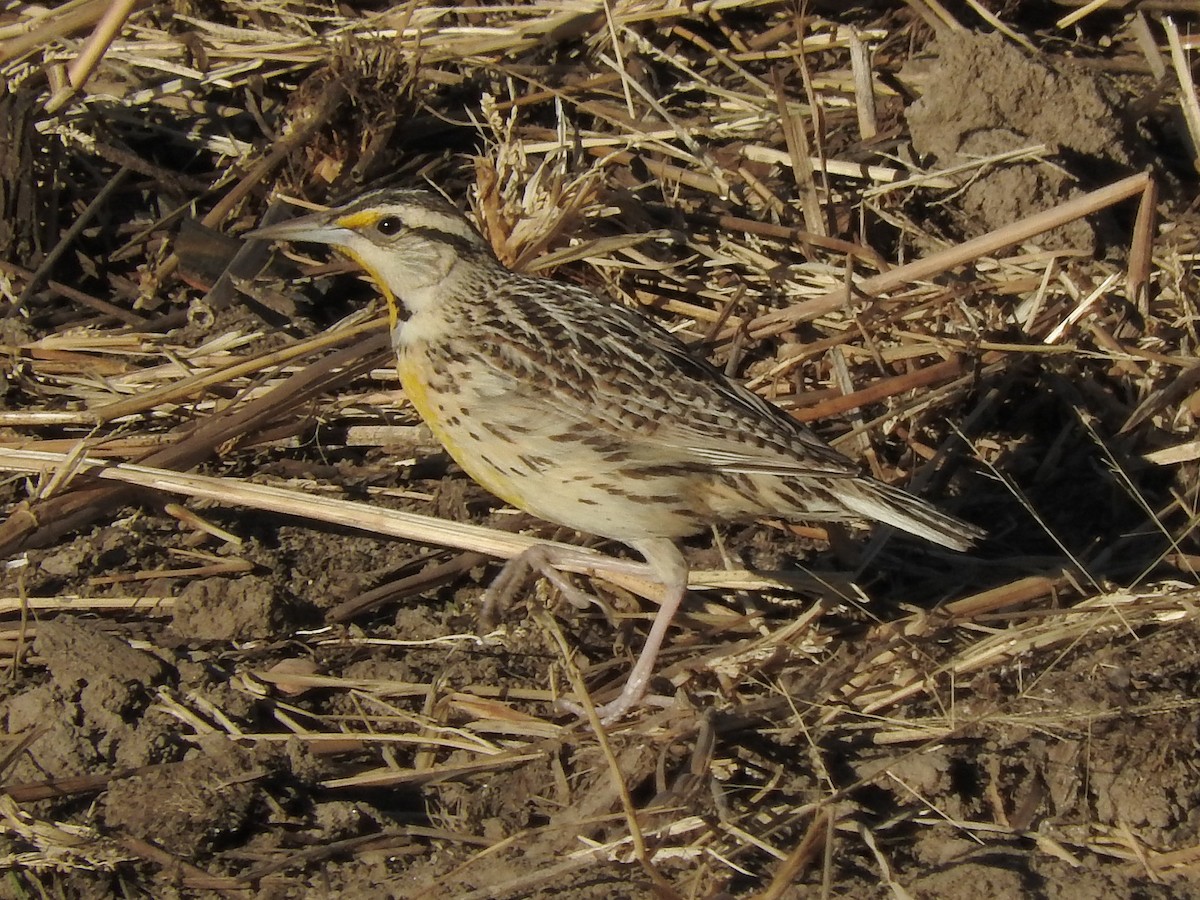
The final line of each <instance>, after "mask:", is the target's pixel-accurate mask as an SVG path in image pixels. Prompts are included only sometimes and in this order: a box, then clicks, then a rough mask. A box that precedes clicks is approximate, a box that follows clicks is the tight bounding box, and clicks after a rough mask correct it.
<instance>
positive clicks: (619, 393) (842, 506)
mask: <svg viewBox="0 0 1200 900" xmlns="http://www.w3.org/2000/svg"><path fill="white" fill-rule="evenodd" d="M491 266H494V268H491ZM422 315H429V316H431V317H433V316H436V317H437V321H436V322H434V321H432V320H430V321H421V319H420V318H415V319H414V320H413V321H410V322H408V323H406V324H405V326H404V327H405V328H410V327H411V328H412V329H413V330H412V333H413V334H419V335H424V336H425V337H424V338H422V339H417V340H411V341H408V342H407V343H404V342H401V347H400V349H401V364H400V368H401V375H402V378H403V380H404V384H405V387H406V389H408V391H409V393H410V396H413V400H414V402H415V403H416V405H417V406H418V408H419V410H420V411H421V413H422V416H423V417H424V418H425V419H426V421H427V422H428V423H429V424H430V426H431V427H432V428H433V430H434V431H435V433H437V436H438V437H439V439H441V441H442V443H443V444H444V445H445V446H446V447H447V449H448V450H449V451H450V453H451V454H452V455H453V456H454V457H455V458H456V459H457V460H458V462H459V463H460V464H461V465H462V466H463V468H464V469H466V470H467V472H468V473H469V474H471V475H472V476H473V477H474V478H476V480H478V481H480V482H481V483H482V484H484V486H486V487H487V488H488V489H489V490H491V491H493V492H494V493H496V494H497V495H498V496H500V497H502V498H503V499H505V500H507V501H508V502H510V503H513V504H514V505H516V506H518V507H521V508H523V509H526V510H528V511H530V512H532V513H534V514H535V515H538V516H540V517H542V518H546V519H549V520H551V521H555V522H558V523H560V524H564V525H568V526H570V527H572V528H576V529H578V530H581V531H585V532H591V533H594V534H600V535H604V536H607V537H612V538H615V539H618V540H623V541H629V540H636V539H640V538H642V537H646V536H653V537H679V536H682V535H686V534H690V533H694V532H696V531H698V530H700V529H702V528H704V527H705V525H706V524H707V523H709V522H713V521H730V520H738V519H749V518H754V517H760V516H780V517H783V518H794V519H810V520H835V521H838V520H847V519H862V518H866V519H876V520H880V521H885V522H889V523H890V524H894V525H896V526H897V527H900V528H903V529H905V530H909V531H913V532H914V533H917V534H921V535H922V536H925V537H928V538H930V539H932V540H935V541H937V542H939V543H944V544H947V545H949V546H964V545H965V544H967V543H969V541H970V540H971V539H973V537H974V536H975V535H976V532H975V531H974V530H973V529H971V528H970V527H969V526H966V525H964V524H962V523H960V522H958V521H957V520H955V519H952V518H951V517H949V516H945V515H944V514H942V513H940V512H937V511H936V510H934V509H933V508H932V507H929V506H927V505H926V504H924V503H922V502H921V501H919V500H917V499H916V498H913V497H910V496H909V495H907V494H904V493H903V492H900V491H896V490H895V489H891V488H887V487H886V486H884V485H881V484H879V483H878V482H875V481H873V480H871V479H868V478H865V477H863V476H862V475H861V474H860V473H859V470H858V468H857V467H856V466H854V464H853V463H851V462H850V461H849V460H847V459H846V458H845V457H843V456H841V455H840V454H838V453H837V452H835V451H834V450H832V449H830V448H829V447H828V446H827V445H825V444H824V443H823V442H821V441H820V439H818V438H817V437H816V436H815V435H814V434H813V433H812V432H811V431H809V430H808V429H807V428H805V427H804V426H802V425H801V424H800V423H798V422H796V421H795V420H793V419H791V418H790V417H788V416H787V415H786V414H784V413H783V412H782V411H781V410H779V409H778V408H776V407H774V406H772V405H771V404H769V403H767V402H766V401H764V400H762V399H761V398H760V397H758V396H757V395H755V394H753V393H752V392H750V391H749V390H748V389H746V388H745V387H743V386H741V385H739V384H737V383H735V382H733V381H731V380H729V379H728V378H726V377H725V376H724V375H723V374H722V373H720V372H719V371H718V370H716V369H715V368H714V367H713V366H711V365H710V364H708V363H707V362H705V361H703V360H700V359H698V358H696V357H694V356H693V355H692V354H691V353H690V352H689V351H688V349H687V348H686V347H685V346H684V345H683V344H682V343H681V342H680V341H679V340H678V339H676V338H675V337H674V336H673V335H671V334H669V333H667V332H666V331H664V330H663V329H662V328H660V327H659V326H658V325H657V324H656V323H654V322H653V321H651V320H650V319H648V318H647V317H645V316H644V315H642V314H641V313H639V312H636V311H634V310H631V309H629V308H627V307H624V306H621V305H619V304H616V303H614V302H611V301H608V300H606V299H604V298H601V297H598V296H597V295H595V294H592V293H591V292H589V291H586V290H584V289H582V288H579V287H576V286H573V285H569V284H564V283H560V282H557V281H551V280H548V279H543V278H536V277H530V276H522V275H516V274H513V273H510V272H507V271H505V270H503V269H501V268H500V267H499V264H498V263H492V264H490V265H489V266H484V267H482V269H481V270H480V271H479V272H477V273H476V278H475V280H474V282H473V283H472V287H471V289H470V290H460V291H458V292H455V294H454V295H453V296H451V297H448V299H447V300H446V302H444V303H442V304H439V306H438V308H437V309H436V310H432V311H430V312H429V313H425V314H422Z"/></svg>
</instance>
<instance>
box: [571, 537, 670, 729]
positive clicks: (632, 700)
mask: <svg viewBox="0 0 1200 900" xmlns="http://www.w3.org/2000/svg"><path fill="white" fill-rule="evenodd" d="M632 546H633V547H635V548H636V549H637V551H638V552H639V553H641V554H642V555H643V556H644V557H646V562H647V563H648V564H649V566H650V568H651V569H652V570H653V571H654V573H655V575H657V576H658V577H659V578H660V579H661V580H662V583H663V586H664V587H665V588H666V592H665V594H664V595H663V599H662V605H661V606H659V608H658V613H657V614H656V615H655V616H654V622H653V623H652V624H651V626H650V634H649V635H648V636H647V637H646V643H645V645H644V646H643V647H642V652H641V653H640V654H638V658H637V662H635V663H634V665H633V670H632V671H631V672H630V673H629V679H628V680H627V681H626V682H625V687H624V688H622V690H621V693H620V694H619V695H618V696H617V698H616V699H615V700H612V701H610V702H608V703H605V704H604V705H603V706H600V707H598V708H597V709H596V712H597V713H598V714H599V716H600V720H601V721H602V722H603V723H604V724H606V725H608V724H611V723H612V722H615V721H616V720H617V719H619V718H621V716H623V715H625V713H627V712H629V710H631V709H633V708H634V707H636V706H637V705H638V704H639V703H641V702H642V700H644V699H645V697H646V692H647V691H648V690H649V688H650V679H651V678H652V677H653V675H654V664H655V663H656V662H657V661H658V653H659V650H661V649H662V645H663V641H664V640H665V639H666V636H667V629H669V628H670V627H671V622H672V620H674V618H675V613H676V612H678V611H679V605H680V604H681V603H682V602H683V596H684V594H686V593H687V575H688V566H687V561H686V560H685V559H684V558H683V554H682V553H680V552H679V548H678V547H676V546H675V544H674V542H673V541H670V540H668V539H666V538H651V539H647V540H644V541H639V542H637V543H635V544H632ZM562 705H563V706H564V707H565V708H566V709H568V710H570V711H571V712H574V713H575V714H576V715H581V716H582V715H585V713H584V711H583V708H582V707H580V706H579V705H578V704H576V703H563V704H562Z"/></svg>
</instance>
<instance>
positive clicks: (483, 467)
mask: <svg viewBox="0 0 1200 900" xmlns="http://www.w3.org/2000/svg"><path fill="white" fill-rule="evenodd" d="M396 370H397V372H398V373H399V375H400V386H401V387H403V388H404V395H405V396H406V397H408V399H409V402H411V403H412V405H413V407H414V408H415V409H416V411H417V413H418V414H419V415H420V416H421V419H422V421H424V423H425V424H426V425H428V426H429V430H430V431H432V432H433V436H434V437H435V438H437V440H438V443H439V444H441V445H442V446H443V447H445V448H446V452H447V453H449V454H450V456H452V457H453V458H454V461H455V462H456V463H458V464H459V465H460V466H461V467H462V469H463V471H465V472H466V473H467V474H468V475H470V476H471V477H472V478H474V479H475V480H476V481H477V482H479V483H480V484H481V485H483V486H484V487H485V488H487V490H489V491H491V492H492V493H493V494H495V495H496V496H497V497H499V498H500V499H501V500H503V501H504V502H505V503H508V504H510V505H512V506H515V507H517V508H518V509H524V508H525V506H526V504H525V503H524V502H522V491H521V490H520V489H519V486H517V485H515V484H513V482H512V480H511V479H509V478H507V477H505V476H504V475H503V474H502V473H501V472H500V471H499V470H497V469H496V467H495V466H493V465H491V464H490V462H489V460H488V458H487V448H486V447H485V446H484V445H483V443H482V442H480V441H479V440H477V439H472V438H471V437H470V436H469V432H470V431H471V428H470V426H469V424H467V423H464V424H465V427H464V425H460V426H458V427H456V428H451V427H449V426H448V425H447V422H446V416H447V413H448V412H449V410H450V409H451V408H457V405H458V404H456V403H455V402H454V400H453V397H449V396H447V397H441V396H435V391H434V390H433V389H432V388H431V387H430V384H431V381H432V378H431V376H432V375H433V373H431V372H430V371H428V364H427V362H426V360H425V359H424V358H423V356H422V355H421V354H419V353H412V352H404V351H401V352H400V354H399V359H398V361H397V365H396Z"/></svg>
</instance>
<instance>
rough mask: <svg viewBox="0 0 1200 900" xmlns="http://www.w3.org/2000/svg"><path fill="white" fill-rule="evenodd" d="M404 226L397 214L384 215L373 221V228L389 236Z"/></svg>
mask: <svg viewBox="0 0 1200 900" xmlns="http://www.w3.org/2000/svg"><path fill="white" fill-rule="evenodd" d="M403 227H404V223H403V222H401V221H400V217H399V216H384V217H383V218H382V219H380V220H379V221H378V222H376V223H375V230H376V231H378V232H379V233H380V234H382V235H385V236H387V237H391V236H392V235H393V234H397V233H399V231H400V229H401V228H403Z"/></svg>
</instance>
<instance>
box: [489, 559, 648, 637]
mask: <svg viewBox="0 0 1200 900" xmlns="http://www.w3.org/2000/svg"><path fill="white" fill-rule="evenodd" d="M564 566H581V567H586V568H589V569H593V570H596V571H598V572H612V573H615V574H631V575H642V576H644V575H645V574H646V569H647V566H646V564H645V563H639V562H634V561H633V560H627V559H613V558H612V557H606V556H599V555H597V554H595V553H586V552H584V551H582V550H576V549H574V548H571V547H561V546H552V545H549V544H534V545H533V546H532V547H529V548H528V549H526V550H523V551H521V553H519V554H517V555H516V556H514V557H513V558H512V559H510V560H509V561H508V562H506V563H505V564H504V568H502V569H501V570H500V574H499V575H497V576H496V578H495V579H494V580H493V581H492V583H491V584H490V585H489V586H488V589H487V590H486V591H485V592H484V594H483V602H482V604H481V605H480V610H479V619H480V623H481V625H482V627H483V628H485V629H490V628H492V627H493V626H494V625H495V623H496V621H497V620H498V619H499V616H500V614H501V612H502V611H503V610H504V609H506V608H507V607H508V606H509V604H510V603H511V602H512V600H513V598H514V597H515V596H516V593H517V591H518V590H520V588H521V584H522V583H523V582H524V580H525V578H526V577H528V575H529V573H530V572H531V571H532V572H537V573H538V574H539V575H541V576H542V577H543V578H545V579H546V580H547V581H549V582H550V583H551V584H553V585H554V586H555V587H556V588H558V589H559V591H561V592H562V595H563V596H564V597H566V598H567V600H568V601H569V602H570V603H571V605H572V606H574V607H575V608H577V609H586V608H587V607H589V606H591V605H592V604H596V605H599V606H603V604H602V603H601V602H600V600H599V599H598V598H597V597H593V596H592V595H591V594H589V593H587V592H586V591H582V590H580V589H579V588H577V587H576V586H575V585H574V584H572V583H571V581H570V579H569V578H567V577H566V576H565V575H564V574H563V573H562V571H561V569H562V568H563V567H564Z"/></svg>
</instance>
